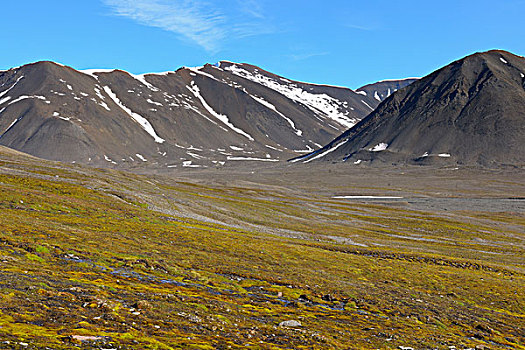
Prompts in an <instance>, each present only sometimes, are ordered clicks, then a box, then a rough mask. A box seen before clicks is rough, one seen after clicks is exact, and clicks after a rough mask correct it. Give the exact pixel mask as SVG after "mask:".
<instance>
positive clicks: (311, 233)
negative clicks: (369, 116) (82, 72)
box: [0, 148, 525, 349]
mask: <svg viewBox="0 0 525 350" xmlns="http://www.w3.org/2000/svg"><path fill="white" fill-rule="evenodd" d="M286 171H287V170H286V169H284V170H282V172H283V174H284V173H285V172H286ZM425 171H428V170H425ZM435 171H442V174H449V175H443V176H449V177H454V178H453V179H452V180H451V178H449V179H444V180H443V181H442V182H440V184H441V185H443V184H447V186H453V184H458V183H459V184H462V183H463V182H461V181H462V178H463V175H456V172H454V171H453V170H450V169H445V170H439V169H438V170H435ZM247 174H248V172H247ZM326 174H327V176H328V172H326ZM417 174H419V173H418V172H417V171H416V174H414V175H410V174H407V175H406V176H412V178H411V180H410V179H409V180H405V181H406V183H411V182H414V183H416V182H418V181H419V183H420V184H422V185H421V186H420V187H417V186H415V185H414V186H408V185H406V186H404V185H403V186H404V187H403V186H401V187H402V188H401V187H400V188H398V189H397V191H398V192H399V193H401V194H402V196H403V197H406V198H408V197H410V196H412V197H414V198H415V197H425V198H426V196H430V194H431V193H432V194H436V193H438V192H439V191H441V190H440V189H439V188H437V187H435V186H434V187H433V183H428V182H426V181H425V180H423V179H421V177H420V176H418V175H417ZM453 174H454V175H453ZM332 175H333V174H332ZM362 175H363V176H362V177H363V178H366V177H367V176H366V171H362ZM504 175H505V174H503V175H502V176H486V177H483V176H481V175H480V176H481V180H479V181H480V183H481V184H482V185H483V186H484V187H483V188H482V187H476V186H472V188H470V187H468V188H467V187H462V188H460V189H459V190H458V191H459V192H460V193H461V195H462V196H464V197H466V198H474V199H475V198H477V197H478V196H479V195H480V194H481V193H484V194H486V195H487V194H488V195H489V196H492V197H494V199H495V200H505V198H510V199H508V203H510V204H512V205H513V206H511V209H508V208H506V207H505V205H504V204H501V207H497V206H496V207H491V208H488V209H486V210H482V209H483V208H481V209H480V208H477V207H476V208H472V207H469V206H468V205H465V206H462V207H460V208H453V209H450V210H446V209H447V208H446V207H443V206H441V207H436V208H435V209H432V208H431V206H429V205H426V206H421V207H417V206H416V207H414V206H413V205H410V203H409V202H408V201H404V200H401V201H353V200H341V199H334V198H332V197H333V196H332V195H328V193H331V194H333V195H335V194H341V193H343V191H350V192H352V193H354V192H355V193H362V192H363V191H366V193H381V194H384V193H388V194H389V195H392V193H393V187H394V186H393V185H390V186H387V184H386V183H382V182H378V183H376V184H373V182H372V181H369V182H368V187H365V186H364V185H362V184H361V183H359V184H356V185H355V187H354V188H352V187H351V186H350V185H349V184H348V183H346V184H343V183H339V184H334V185H332V187H331V188H330V189H329V190H327V189H326V188H324V189H323V190H319V188H318V187H317V186H316V185H315V184H314V182H313V181H312V183H310V184H308V183H306V182H304V181H302V178H301V177H300V176H299V175H297V174H295V175H294V174H292V173H291V172H289V173H288V174H287V175H286V176H289V178H288V179H286V181H285V180H284V179H283V178H281V180H280V181H278V182H277V181H276V182H274V183H271V182H272V181H271V180H267V181H266V180H265V181H262V180H261V181H256V180H253V181H247V180H246V179H244V180H243V179H241V177H242V176H239V177H235V176H233V175H232V181H230V182H228V183H225V179H224V178H222V182H221V181H212V180H210V178H211V177H210V176H211V175H210V174H207V175H203V176H202V178H199V176H194V175H191V176H189V175H188V176H183V175H181V176H179V177H175V176H173V175H170V176H168V175H147V176H146V175H139V174H132V173H125V172H118V171H115V170H103V169H93V168H87V167H82V166H78V165H65V164H61V163H54V162H47V161H42V160H40V159H36V158H31V157H27V156H24V155H21V154H17V153H15V152H12V151H8V150H7V149H5V148H2V149H1V150H0V266H1V268H0V274H1V275H0V339H1V343H0V348H27V349H108V348H114V349H236V348H238V349H240V348H253V349H349V348H362V349H395V348H400V347H407V348H409V347H411V348H414V349H431V348H432V349H435V348H438V349H448V348H449V347H456V348H458V349H464V348H475V347H476V346H477V347H478V348H483V347H485V348H489V349H497V348H509V349H511V348H512V349H525V327H524V326H525V298H524V295H525V293H524V291H525V288H524V287H525V274H524V270H523V264H524V256H525V255H524V246H523V239H524V230H523V228H524V226H525V216H524V215H523V210H522V209H523V206H520V205H519V201H518V199H516V198H514V197H515V196H516V194H519V192H520V191H521V192H523V183H522V181H518V180H512V179H519V178H520V177H519V176H517V175H516V172H514V173H511V174H510V175H509V176H504ZM283 176H284V175H283ZM294 176H295V177H294ZM333 176H334V177H335V175H333ZM440 176H441V175H440ZM246 178H248V175H246ZM269 178H271V177H270V176H269V177H268V179H269ZM293 179H296V180H297V181H295V180H293ZM325 181H327V180H326V179H325ZM362 181H365V180H362ZM285 183H288V184H289V186H284V185H283V184H285ZM334 183H336V182H334ZM436 186H437V185H436ZM443 186H445V185H443ZM425 188H426V190H424V189H425ZM425 191H426V192H425ZM399 193H394V194H399ZM439 193H444V192H439ZM450 193H456V195H457V193H458V192H455V191H452V190H451V191H450ZM443 195H444V196H445V194H443ZM447 196H448V195H447ZM512 198H514V199H512ZM502 203H503V202H502ZM516 203H517V204H516ZM510 204H509V205H510ZM520 208H521V209H520Z"/></svg>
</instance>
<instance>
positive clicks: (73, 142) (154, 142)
mask: <svg viewBox="0 0 525 350" xmlns="http://www.w3.org/2000/svg"><path fill="white" fill-rule="evenodd" d="M378 104H379V101H378V100H376V99H375V98H373V96H365V95H364V93H362V92H360V93H356V92H354V91H353V90H350V89H346V88H340V87H332V86H322V85H313V84H307V83H301V82H295V81H290V80H287V79H285V78H283V77H280V76H277V75H275V74H272V73H269V72H267V71H264V70H262V69H260V68H258V67H255V66H252V65H248V64H237V63H232V62H219V63H217V64H215V65H209V64H207V65H205V66H203V67H197V68H186V67H185V68H181V69H179V70H177V71H174V72H166V73H160V74H146V75H140V76H136V75H132V74H129V73H127V72H124V71H120V70H91V71H77V70H74V69H72V68H69V67H65V66H62V65H59V64H56V63H53V62H38V63H34V64H29V65H25V66H22V67H20V68H14V69H11V70H9V71H3V72H0V144H1V145H5V146H7V147H10V148H13V149H16V150H19V151H22V152H26V153H29V154H31V155H35V156H38V157H41V158H45V159H51V160H60V161H67V162H78V163H85V164H91V165H97V166H109V167H144V166H148V167H170V168H171V167H173V168H175V167H216V166H222V165H231V164H236V163H246V162H254V161H257V162H278V161H280V160H286V159H289V158H291V157H294V156H297V155H300V154H304V153H308V152H311V151H313V150H315V149H318V148H319V147H321V146H322V145H323V144H326V143H327V142H329V141H330V140H332V139H333V138H334V137H336V136H337V135H339V134H340V133H342V132H343V131H345V130H347V129H348V128H350V127H351V126H353V125H354V124H356V123H357V122H359V121H360V120H361V119H362V118H364V117H365V116H366V115H367V114H369V113H370V112H371V111H372V110H373V109H374V108H375V107H377V105H378Z"/></svg>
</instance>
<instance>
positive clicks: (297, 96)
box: [224, 64, 356, 128]
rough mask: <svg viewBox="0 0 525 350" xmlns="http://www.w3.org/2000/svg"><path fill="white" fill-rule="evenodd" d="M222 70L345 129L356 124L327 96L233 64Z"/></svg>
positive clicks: (337, 103) (338, 102)
mask: <svg viewBox="0 0 525 350" xmlns="http://www.w3.org/2000/svg"><path fill="white" fill-rule="evenodd" d="M224 70H227V71H230V72H232V73H233V74H235V75H237V76H240V77H241V78H244V79H248V80H251V81H253V82H255V83H258V84H261V85H263V86H266V87H267V88H270V89H272V90H275V91H277V92H278V93H280V94H282V95H284V96H285V97H287V98H289V99H291V100H292V101H295V102H297V103H301V104H302V105H304V106H306V107H307V108H309V109H310V110H312V111H313V112H314V113H316V114H317V115H321V116H323V117H324V118H329V119H332V120H334V121H336V122H337V123H339V124H341V125H343V126H345V127H347V128H351V127H352V126H354V125H355V124H356V121H355V120H354V119H353V118H349V117H348V116H347V115H348V114H349V112H341V107H343V105H344V102H342V101H340V100H338V99H336V98H333V97H331V96H328V95H327V94H313V93H311V92H308V91H306V90H303V89H302V88H300V87H299V86H297V85H296V84H281V83H279V82H278V81H276V80H274V79H271V78H270V77H267V76H264V75H262V74H260V73H257V72H254V73H252V72H249V71H247V70H246V69H243V68H242V67H239V66H237V65H235V64H232V65H231V66H228V67H225V68H224Z"/></svg>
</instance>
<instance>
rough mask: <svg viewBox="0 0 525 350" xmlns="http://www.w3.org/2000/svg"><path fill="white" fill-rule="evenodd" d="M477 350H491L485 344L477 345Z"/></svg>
mask: <svg viewBox="0 0 525 350" xmlns="http://www.w3.org/2000/svg"><path fill="white" fill-rule="evenodd" d="M475 349H476V350H489V347H488V346H486V345H483V344H479V345H476V347H475Z"/></svg>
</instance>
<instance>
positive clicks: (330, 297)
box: [321, 294, 335, 301]
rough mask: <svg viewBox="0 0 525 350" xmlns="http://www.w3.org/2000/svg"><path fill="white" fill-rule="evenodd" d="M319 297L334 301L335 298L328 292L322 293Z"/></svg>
mask: <svg viewBox="0 0 525 350" xmlns="http://www.w3.org/2000/svg"><path fill="white" fill-rule="evenodd" d="M321 299H323V300H324V301H335V299H334V298H333V297H332V296H331V295H330V294H326V295H323V297H322V298H321Z"/></svg>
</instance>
